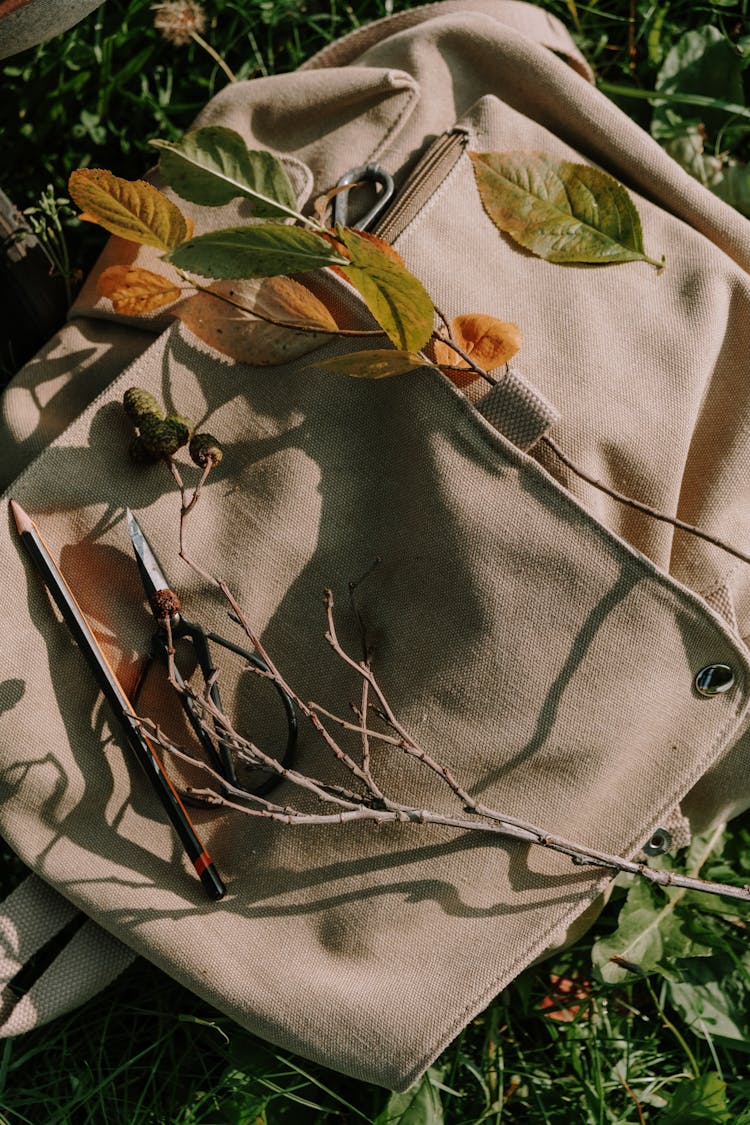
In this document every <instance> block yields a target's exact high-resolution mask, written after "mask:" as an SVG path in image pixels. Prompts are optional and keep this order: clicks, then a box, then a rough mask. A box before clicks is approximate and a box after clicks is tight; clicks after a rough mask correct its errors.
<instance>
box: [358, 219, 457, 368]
mask: <svg viewBox="0 0 750 1125" xmlns="http://www.w3.org/2000/svg"><path fill="white" fill-rule="evenodd" d="M336 234H337V237H338V238H339V239H340V240H341V242H342V243H343V245H344V246H345V247H346V249H347V252H348V253H349V256H350V259H351V260H350V262H348V263H346V264H344V265H342V266H341V273H342V274H343V275H344V276H345V277H346V278H347V280H348V281H350V282H351V283H352V285H353V286H354V288H355V289H356V290H357V292H358V293H359V294H360V296H361V297H362V298H363V300H364V302H365V304H366V305H367V307H368V309H369V310H370V312H371V313H372V315H373V317H374V318H375V320H376V321H377V322H378V324H379V325H380V327H381V328H382V329H383V331H384V332H385V334H386V335H387V336H388V338H389V339H390V340H391V341H392V343H393V344H394V345H395V347H396V348H397V349H398V350H399V351H402V352H417V351H419V349H420V348H423V347H424V346H425V344H426V343H427V341H428V340H429V338H430V336H431V335H432V330H433V325H434V323H435V309H434V306H433V304H432V301H431V299H430V296H429V294H428V292H427V290H426V289H425V287H424V286H423V285H422V282H421V281H419V280H418V278H416V277H414V275H413V274H411V273H409V271H408V270H407V269H406V267H405V266H404V265H403V264H402V263H401V262H400V260H399V261H397V260H395V259H394V257H393V254H394V253H395V252H394V251H392V248H391V247H388V248H387V250H386V249H384V248H383V245H382V244H379V243H380V240H379V239H373V238H372V237H371V236H367V235H364V234H361V233H360V232H359V231H354V230H350V229H349V228H342V227H339V228H338V230H337V232H336Z"/></svg>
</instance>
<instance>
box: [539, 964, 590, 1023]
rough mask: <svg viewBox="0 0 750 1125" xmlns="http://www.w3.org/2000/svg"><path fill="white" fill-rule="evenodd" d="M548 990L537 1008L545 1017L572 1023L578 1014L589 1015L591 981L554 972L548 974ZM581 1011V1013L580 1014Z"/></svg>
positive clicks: (586, 1017)
mask: <svg viewBox="0 0 750 1125" xmlns="http://www.w3.org/2000/svg"><path fill="white" fill-rule="evenodd" d="M549 982H550V985H551V989H550V992H549V993H548V994H547V996H545V997H544V999H543V1000H542V1001H541V1002H540V1004H539V1008H540V1010H541V1011H543V1012H544V1014H545V1016H546V1017H547V1019H551V1020H558V1021H560V1022H561V1023H572V1021H573V1020H574V1019H576V1018H577V1017H578V1016H579V1015H580V1016H581V1019H588V1017H589V1015H590V997H591V981H588V980H571V979H570V978H569V977H560V976H557V975H556V974H555V973H550V974H549ZM581 1013H582V1014H581Z"/></svg>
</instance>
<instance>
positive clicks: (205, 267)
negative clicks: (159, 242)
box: [167, 223, 346, 278]
mask: <svg viewBox="0 0 750 1125" xmlns="http://www.w3.org/2000/svg"><path fill="white" fill-rule="evenodd" d="M167 260H168V261H170V262H171V263H172V264H173V265H175V266H178V267H179V269H183V270H189V271H190V272H191V273H196V274H200V275H201V276H202V277H216V278H251V277H274V276H276V275H277V274H289V273H304V272H305V271H307V270H315V269H320V268H321V267H323V266H332V265H333V266H335V265H346V259H345V258H344V257H342V255H341V254H340V253H337V251H336V250H335V248H334V247H332V246H331V244H330V243H329V242H327V241H326V240H325V239H324V238H321V237H320V236H319V235H317V234H314V233H313V232H312V231H309V230H305V229H304V228H303V227H290V226H286V225H284V224H282V223H256V224H254V225H252V226H247V227H227V228H226V229H224V230H215V231H211V232H210V233H209V234H202V235H198V237H196V238H191V239H188V241H187V242H184V243H183V244H182V245H181V246H178V247H177V248H176V249H175V250H173V252H172V253H171V254H170V255H169V257H168V259H167Z"/></svg>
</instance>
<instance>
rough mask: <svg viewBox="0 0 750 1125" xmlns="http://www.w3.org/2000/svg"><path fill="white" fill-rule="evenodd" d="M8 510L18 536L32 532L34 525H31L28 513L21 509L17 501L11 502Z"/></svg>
mask: <svg viewBox="0 0 750 1125" xmlns="http://www.w3.org/2000/svg"><path fill="white" fill-rule="evenodd" d="M10 510H11V512H12V513H13V519H14V520H15V521H16V527H17V528H18V534H19V535H23V533H24V532H25V531H33V530H34V524H33V523H32V520H31V516H30V515H29V514H28V512H24V510H23V508H22V507H21V505H20V504H19V503H18V501H17V500H11V502H10Z"/></svg>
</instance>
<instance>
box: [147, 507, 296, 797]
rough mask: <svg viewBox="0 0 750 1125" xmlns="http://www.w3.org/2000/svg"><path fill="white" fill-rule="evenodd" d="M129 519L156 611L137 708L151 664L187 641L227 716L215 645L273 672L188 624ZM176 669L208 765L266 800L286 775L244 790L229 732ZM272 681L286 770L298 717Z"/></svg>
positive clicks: (219, 638) (251, 654)
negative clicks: (208, 716) (207, 715)
mask: <svg viewBox="0 0 750 1125" xmlns="http://www.w3.org/2000/svg"><path fill="white" fill-rule="evenodd" d="M127 520H128V529H129V531H130V540H131V542H132V544H133V550H134V552H135V557H136V561H137V563H138V570H139V572H140V576H141V581H142V582H143V587H144V590H145V592H146V597H147V599H148V603H149V606H150V607H151V612H152V613H153V614H154V617H155V619H156V631H155V632H154V634H153V636H152V645H151V654H150V657H149V661H148V662H147V665H146V667H145V668H144V671H143V673H142V675H141V679H140V683H139V686H138V689H137V690H136V693H135V697H134V703H135V702H137V697H138V692H139V691H140V688H141V686H142V684H143V683H144V680H145V676H146V673H147V671H148V668H149V666H150V664H151V663H152V662H153V661H154V660H158V661H159V662H160V663H164V664H166V663H167V661H168V658H169V652H170V641H171V642H172V644H174V642H176V641H187V642H189V644H190V645H191V646H192V649H193V654H194V656H195V660H196V664H197V666H198V667H199V668H200V671H201V675H202V676H203V679H204V681H205V684H206V690H207V694H208V698H209V699H210V700H211V703H212V704H213V706H214V708H215V709H216V711H217V712H219V713H220V714H221V713H223V708H222V704H221V695H220V693H219V687H218V684H217V682H216V667H215V666H214V662H213V658H212V655H211V647H210V646H211V645H212V644H215V645H219V646H221V647H222V648H225V649H228V650H229V651H230V652H233V653H236V654H237V655H238V656H241V657H242V658H243V659H244V660H245V661H246V662H247V664H248V665H250V667H252V668H256V669H257V670H258V671H259V672H265V673H268V671H269V669H268V665H267V664H266V662H265V661H264V660H263V659H262V658H261V657H260V656H258V655H257V653H254V652H250V651H248V650H247V649H244V648H242V647H240V645H236V644H234V643H233V642H232V641H230V640H227V638H226V637H222V636H220V635H219V634H218V633H210V632H207V631H206V630H205V629H203V627H202V626H201V625H199V624H197V623H195V622H193V621H188V620H186V618H185V617H183V616H182V614H181V613H180V602H179V598H178V597H177V595H176V594H175V593H174V591H173V590H172V589H171V587H170V584H169V582H168V580H167V577H166V575H165V573H164V571H163V569H162V567H161V565H160V563H159V561H158V559H157V557H156V554H155V553H154V549H153V547H152V546H151V544H150V543H149V541H148V539H147V538H146V536H145V534H144V532H143V530H142V528H141V526H140V524H139V523H138V521H137V519H136V518H135V516H134V515H133V513H132V512H131V511H130V509H129V508H128V509H127ZM173 669H174V679H175V682H176V684H177V686H178V688H179V689H180V690H179V697H180V703H181V704H182V708H183V710H184V712H185V714H186V716H187V719H188V722H189V723H190V726H191V727H192V729H193V731H194V732H195V735H196V737H197V739H198V741H199V742H200V744H201V746H202V747H203V749H204V750H205V752H206V754H207V756H208V761H209V763H210V764H211V766H212V767H213V768H214V769H215V770H216V771H217V772H218V773H219V774H220V775H221V776H222V777H223V778H224V780H225V781H227V782H228V783H229V784H230V785H231V786H233V787H234V788H239V789H245V790H246V792H248V793H254V794H258V795H262V794H263V793H267V792H268V791H269V790H270V789H272V788H273V786H274V785H276V784H278V782H279V780H280V776H279V775H278V774H276V773H273V774H272V775H271V776H270V777H269V778H268V779H267V780H265V781H263V782H262V783H260V784H258V785H255V786H249V785H243V784H242V783H241V782H240V781H239V779H238V777H237V770H236V767H235V763H234V758H233V756H232V751H231V745H230V742H229V740H228V737H227V736H226V733H225V732H224V733H223V732H222V726H221V722H220V720H218V719H216V718H214V719H213V728H214V730H213V734H212V733H210V732H209V730H207V729H206V724H205V721H204V719H203V714H202V708H201V707H200V705H199V704H198V703H197V702H196V700H195V698H194V696H193V695H192V693H191V692H190V691H189V689H188V687H187V683H186V681H185V679H184V677H183V675H182V673H181V672H180V670H179V668H177V666H176V662H174V664H173ZM268 682H269V683H271V684H272V686H273V687H274V688H275V691H276V695H277V697H278V699H279V701H280V703H281V706H282V708H283V714H284V718H285V720H286V745H285V746H284V748H283V756H282V757H281V758H280V759H279V760H280V762H281V765H282V766H285V767H286V766H289V765H290V764H291V761H292V759H293V756H294V750H295V746H296V743H297V730H298V724H297V712H296V709H295V706H294V703H293V701H292V699H291V698H290V696H289V695H288V694H287V693H286V692H285V691H284V690H283V688H281V687H280V686H279V685H278V684H277V683H275V682H274V681H272V680H269V681H268ZM268 753H270V751H268ZM233 799H236V795H233Z"/></svg>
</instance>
